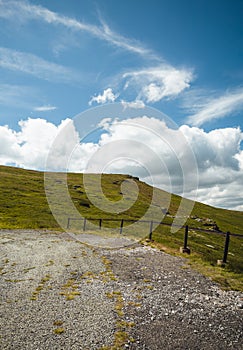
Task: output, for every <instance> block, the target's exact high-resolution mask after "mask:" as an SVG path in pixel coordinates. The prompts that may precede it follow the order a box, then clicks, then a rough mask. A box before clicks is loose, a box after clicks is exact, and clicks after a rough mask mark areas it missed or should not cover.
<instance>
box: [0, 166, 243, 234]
mask: <svg viewBox="0 0 243 350" xmlns="http://www.w3.org/2000/svg"><path fill="white" fill-rule="evenodd" d="M96 178H97V175H94V174H92V175H90V187H91V188H92V183H95V181H96ZM129 179H132V180H133V181H134V180H135V181H136V183H137V186H138V188H139V195H138V198H137V200H136V202H135V203H134V205H132V206H131V208H129V209H128V210H126V211H124V212H123V213H121V214H116V217H117V218H124V219H139V218H140V217H142V216H143V215H144V214H145V213H146V211H147V209H148V207H149V205H150V203H151V197H152V194H153V191H154V203H155V204H156V205H157V206H158V207H160V208H161V209H162V210H163V208H166V210H167V213H168V214H169V215H167V216H165V218H164V222H167V223H170V222H172V220H173V219H172V218H173V216H175V215H176V213H177V210H178V207H179V204H180V201H181V197H180V196H177V195H172V196H171V195H170V194H168V193H167V192H165V191H162V190H160V189H153V188H152V187H151V186H149V185H147V184H146V183H143V182H141V181H139V180H138V179H137V178H132V177H131V176H129V175H114V174H103V175H102V190H103V192H104V194H105V195H106V196H107V198H108V199H109V200H110V201H113V202H114V204H115V203H116V201H119V200H121V198H122V192H121V184H122V183H123V182H124V181H129ZM82 181H83V176H82V174H74V173H71V174H68V189H69V193H70V195H71V198H72V200H73V203H74V204H75V206H76V208H77V209H78V210H79V211H80V212H81V213H82V215H83V216H84V217H93V218H97V219H98V218H110V217H111V216H112V214H110V213H109V212H108V211H107V212H104V210H99V209H98V208H96V207H95V205H93V204H92V203H91V202H90V200H89V198H88V197H87V195H86V193H85V190H84V188H83V183H82ZM92 195H93V196H96V197H97V196H98V195H99V194H97V193H93V194H91V195H90V194H89V197H90V196H92ZM170 196H171V197H170ZM169 201H170V203H169ZM188 202H190V201H189V200H188ZM168 203H169V207H166V206H167V204H168ZM151 219H153V217H151ZM187 224H188V225H189V226H193V227H202V226H204V228H205V227H209V226H210V225H211V226H212V227H214V226H215V225H217V226H218V228H219V229H220V230H221V231H224V232H226V231H230V232H234V233H241V234H243V212H240V211H232V210H225V209H220V208H214V207H211V206H208V205H205V204H201V203H198V202H196V203H195V205H194V208H193V210H192V212H191V215H190V218H189V219H188V221H187ZM58 227H59V225H58V224H57V222H56V221H55V220H54V218H53V216H52V213H51V210H50V208H49V205H48V202H47V199H46V194H45V189H44V173H43V172H38V171H32V170H24V169H19V168H15V167H7V166H0V228H55V229H56V228H58Z"/></svg>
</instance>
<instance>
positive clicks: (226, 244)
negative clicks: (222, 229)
mask: <svg viewBox="0 0 243 350" xmlns="http://www.w3.org/2000/svg"><path fill="white" fill-rule="evenodd" d="M229 242H230V232H226V237H225V245H224V257H223V264H226V262H227V256H228V251H229Z"/></svg>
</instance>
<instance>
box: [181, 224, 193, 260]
mask: <svg viewBox="0 0 243 350" xmlns="http://www.w3.org/2000/svg"><path fill="white" fill-rule="evenodd" d="M187 241H188V225H186V227H185V235H184V245H183V247H180V252H181V253H187V254H190V253H191V250H190V248H188V246H187Z"/></svg>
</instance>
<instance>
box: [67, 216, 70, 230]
mask: <svg viewBox="0 0 243 350" xmlns="http://www.w3.org/2000/svg"><path fill="white" fill-rule="evenodd" d="M69 227H70V218H68V222H67V228H69Z"/></svg>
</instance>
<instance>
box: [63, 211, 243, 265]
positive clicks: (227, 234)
mask: <svg viewBox="0 0 243 350" xmlns="http://www.w3.org/2000/svg"><path fill="white" fill-rule="evenodd" d="M72 220H73V221H83V231H86V224H87V220H88V221H98V222H99V229H100V230H101V229H102V222H103V220H104V221H113V222H120V228H119V230H120V234H122V232H123V228H124V223H126V222H137V221H138V220H135V219H112V218H103V219H102V218H97V219H95V218H71V217H69V218H68V222H67V229H69V228H70V226H71V221H72ZM141 222H142V223H148V224H150V225H149V240H150V241H152V238H153V225H154V224H156V225H164V226H172V224H168V223H164V222H159V221H154V220H139V223H141ZM173 226H174V227H180V228H181V229H185V233H184V244H183V247H181V248H180V251H181V252H182V253H188V254H190V249H189V248H188V246H187V242H188V232H189V230H191V231H192V230H193V231H200V232H205V233H214V234H220V235H225V244H224V252H223V259H222V260H219V261H218V263H219V264H222V266H223V265H224V264H226V263H227V257H228V251H229V243H230V236H234V237H239V238H243V235H241V234H238V233H231V232H222V231H219V230H218V231H217V230H207V229H203V228H198V227H189V226H188V225H186V226H180V225H173Z"/></svg>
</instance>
